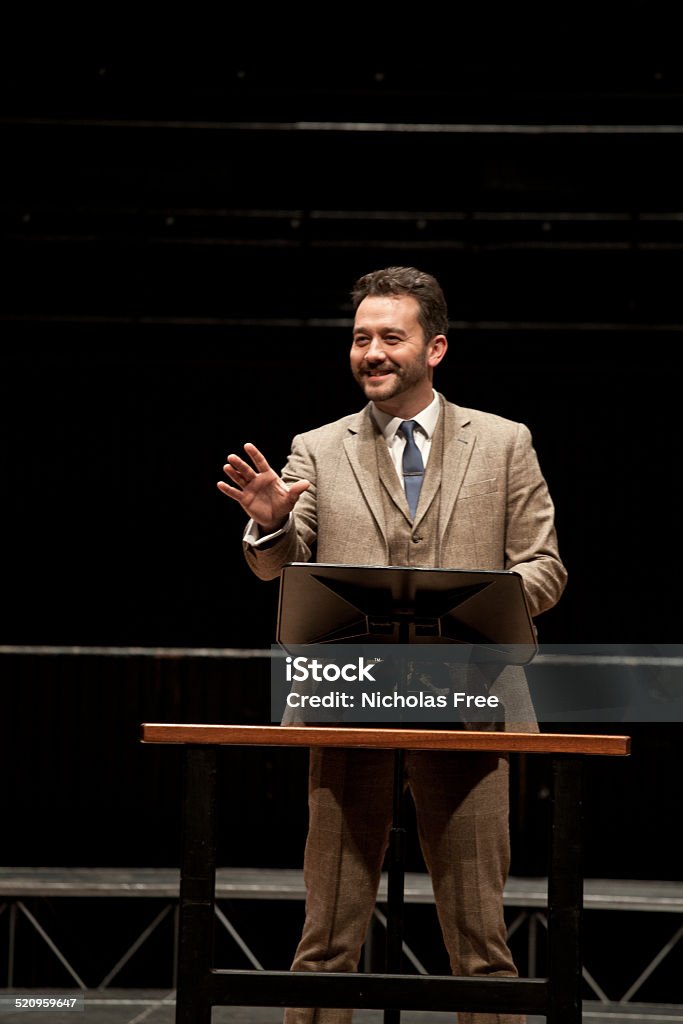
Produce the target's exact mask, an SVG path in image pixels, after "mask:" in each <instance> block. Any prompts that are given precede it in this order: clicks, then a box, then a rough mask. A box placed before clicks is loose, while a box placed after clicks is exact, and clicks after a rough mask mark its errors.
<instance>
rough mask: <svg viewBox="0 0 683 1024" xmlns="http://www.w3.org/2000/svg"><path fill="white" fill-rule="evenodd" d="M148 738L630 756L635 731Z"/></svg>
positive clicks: (170, 727) (222, 730)
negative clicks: (608, 733) (631, 735)
mask: <svg viewBox="0 0 683 1024" xmlns="http://www.w3.org/2000/svg"><path fill="white" fill-rule="evenodd" d="M141 740H142V742H143V743H166V744H184V745H188V744H189V745H207V744H211V745H226V746H239V745H242V746H250V745H254V746H283V747H373V748H377V749H387V750H396V749H399V750H400V749H402V750H479V751H497V752H499V753H521V754H543V753H545V754H602V755H608V756H617V757H619V756H621V757H623V756H627V755H628V754H629V753H630V747H631V738H630V736H623V735H618V736H613V735H590V734H583V733H526V732H498V731H496V732H480V731H477V730H474V729H455V730H445V729H444V730H435V729H369V728H368V729H361V728H339V727H334V726H330V727H329V728H327V727H318V726H281V725H212V724H171V723H162V722H144V723H143V724H142V726H141Z"/></svg>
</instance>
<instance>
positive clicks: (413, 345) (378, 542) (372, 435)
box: [218, 267, 566, 1024]
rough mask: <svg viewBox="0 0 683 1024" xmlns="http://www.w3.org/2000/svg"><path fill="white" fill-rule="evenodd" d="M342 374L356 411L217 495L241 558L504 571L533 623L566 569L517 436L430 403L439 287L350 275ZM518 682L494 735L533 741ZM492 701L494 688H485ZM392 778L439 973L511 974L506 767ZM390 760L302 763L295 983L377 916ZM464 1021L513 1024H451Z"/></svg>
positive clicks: (250, 467)
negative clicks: (402, 789) (230, 509)
mask: <svg viewBox="0 0 683 1024" xmlns="http://www.w3.org/2000/svg"><path fill="white" fill-rule="evenodd" d="M352 299H353V304H354V308H355V318H354V327H353V341H352V345H351V371H352V373H353V375H354V377H355V379H356V381H357V382H358V384H359V385H360V387H361V388H362V390H363V391H364V393H365V395H366V397H367V398H368V399H369V403H368V405H366V407H365V408H364V409H363V410H362V411H361V412H360V413H358V414H355V415H352V416H346V417H344V418H343V419H341V420H338V421H337V422H335V423H329V424H327V425H325V426H323V427H320V428H318V429H317V430H312V431H309V432H307V433H306V434H301V435H299V436H297V437H295V438H294V441H293V443H292V451H291V454H290V457H289V459H288V461H287V465H286V466H285V469H284V470H283V473H282V477H279V476H278V475H277V474H276V473H275V471H274V470H272V469H271V468H270V466H269V465H268V463H267V461H266V459H265V458H264V456H263V455H262V453H261V452H260V451H259V450H258V449H257V448H256V447H255V446H254V445H253V444H245V446H244V449H245V452H246V453H247V455H248V456H249V459H250V460H251V464H250V463H249V462H247V461H245V460H244V459H242V458H241V457H240V456H238V455H236V454H232V455H229V456H228V460H227V464H226V465H225V466H224V467H223V468H224V471H225V473H226V475H227V477H228V478H229V480H230V483H224V482H221V483H219V484H218V487H219V488H220V490H222V491H223V493H224V494H226V495H228V496H229V497H231V498H233V499H234V500H235V501H237V502H239V504H240V505H241V506H242V508H243V509H244V511H245V512H246V513H247V515H248V516H249V517H250V522H249V524H248V526H247V529H246V532H245V536H244V548H245V554H246V558H247V561H248V563H249V565H250V566H251V568H252V569H253V571H254V572H255V573H256V574H257V575H258V576H259V577H260V578H262V579H272V578H274V577H275V576H277V575H278V573H279V572H280V570H281V569H282V567H283V565H285V564H286V563H288V562H303V561H308V560H310V559H313V558H314V559H315V560H316V561H318V562H327V563H330V562H332V563H341V564H362V565H378V564H385V565H403V566H421V567H436V566H438V567H443V568H459V569H511V570H514V571H515V572H517V573H519V574H520V576H521V577H522V580H523V583H524V590H525V594H526V598H527V602H528V605H529V610H530V613H531V614H532V615H534V616H535V615H538V614H540V613H541V612H543V611H545V610H546V609H548V608H551V607H552V606H553V605H554V604H555V602H556V601H557V600H558V598H559V597H560V594H561V593H562V590H563V588H564V584H565V580H566V572H565V569H564V566H563V565H562V562H561V561H560V557H559V554H558V550H557V541H556V536H555V529H554V511H553V505H552V501H551V499H550V496H549V494H548V489H547V486H546V483H545V480H544V479H543V476H542V474H541V470H540V468H539V465H538V461H537V458H536V454H535V452H534V449H533V447H532V443H531V436H530V434H529V431H528V430H527V428H526V427H525V426H523V425H522V424H519V423H513V422H511V421H509V420H504V419H501V418H500V417H498V416H494V415H491V414H488V413H483V412H478V411H476V410H471V409H463V408H460V407H458V406H456V405H452V404H450V403H449V402H447V401H446V400H445V399H444V398H443V397H442V396H441V395H439V394H436V393H435V392H434V391H433V389H432V380H433V374H434V370H435V369H436V367H437V366H438V365H439V364H440V363H441V361H442V359H443V358H444V356H445V355H446V351H447V348H448V341H447V337H446V335H447V330H448V315H447V309H446V302H445V299H444V296H443V292H442V290H441V287H440V285H439V283H438V282H437V281H436V280H435V278H433V277H432V276H431V275H429V274H425V273H423V272H421V271H419V270H416V269H415V268H413V267H389V268H387V269H385V270H379V271H376V272H374V273H371V274H367V275H365V276H364V277H361V278H360V279H359V280H358V281H357V282H356V285H355V287H354V289H353V292H352ZM520 675H521V673H520V670H516V669H514V668H512V667H510V668H506V669H504V670H503V671H502V672H501V673H500V675H499V677H498V678H497V679H496V681H495V686H496V687H497V688H498V689H499V693H500V696H501V698H502V702H503V704H504V706H505V713H506V720H505V723H504V728H507V729H510V728H511V727H512V728H520V727H522V728H527V729H531V730H534V731H535V730H537V725H536V723H535V718H534V715H533V709H532V706H531V702H530V699H529V694H528V689H527V687H526V683H525V682H524V681H523V676H522V681H521V682H520ZM492 692H493V691H492ZM405 778H406V784H407V786H408V787H409V789H410V791H411V794H412V796H413V800H414V802H415V810H416V816H417V822H418V829H419V837H420V842H421V847H422V851H423V854H424V857H425V862H426V864H427V867H428V869H429V872H430V874H431V877H432V884H433V886H434V895H435V901H436V907H437V912H438V915H439V921H440V924H441V929H442V933H443V937H444V942H445V944H446V947H447V949H448V953H449V957H450V963H451V969H452V971H453V973H454V974H457V975H487V976H491V975H507V976H514V975H516V973H517V971H516V969H515V966H514V963H513V961H512V957H511V955H510V951H509V949H508V946H507V941H506V929H505V922H504V917H503V887H504V885H505V881H506V878H507V872H508V868H509V826H508V764H507V759H506V758H504V757H502V756H499V755H497V754H470V753H464V754H463V753H459V752H444V751H438V752H431V751H418V752H407V753H406V758H405ZM392 779H393V758H392V754H391V752H390V751H372V750H367V751H358V750H355V751H345V750H339V749H327V748H326V749H315V750H312V751H311V761H310V785H309V807H310V821H309V832H308V838H307V843H306V853H305V861H304V874H305V880H306V886H307V893H308V898H307V902H306V921H305V924H304V929H303V934H302V938H301V941H300V943H299V947H298V949H297V952H296V955H295V959H294V962H293V964H292V969H293V970H318V971H325V970H328V971H353V970H356V968H357V964H358V960H359V958H360V951H361V946H362V943H363V940H364V937H365V934H366V930H367V927H368V924H369V921H370V917H371V915H372V910H373V907H374V901H375V897H376V893H377V886H378V883H379V877H380V872H381V868H382V861H383V858H384V854H385V851H386V847H387V842H388V835H389V829H390V826H391V810H392V800H391V791H392ZM350 1017H351V1012H350V1011H347V1010H335V1009H318V1010H307V1009H291V1010H288V1011H287V1012H286V1024H313V1022H314V1021H315V1024H348V1021H349V1020H350ZM459 1018H460V1024H472V1022H474V1021H476V1022H477V1024H489V1022H494V1021H495V1022H500V1024H505V1022H510V1021H513V1020H515V1021H516V1020H518V1019H519V1018H516V1017H510V1016H508V1015H494V1014H460V1015H459Z"/></svg>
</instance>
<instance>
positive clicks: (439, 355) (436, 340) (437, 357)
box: [427, 334, 448, 369]
mask: <svg viewBox="0 0 683 1024" xmlns="http://www.w3.org/2000/svg"><path fill="white" fill-rule="evenodd" d="M447 350H448V339H447V338H446V335H445V334H435V335H434V337H433V338H432V340H431V341H430V342H429V344H428V345H427V366H431V367H432V369H433V368H434V367H435V366H438V365H439V363H440V362H441V360H442V359H443V357H444V356H445V355H446V352H447Z"/></svg>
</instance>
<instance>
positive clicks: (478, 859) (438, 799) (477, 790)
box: [285, 748, 523, 1024]
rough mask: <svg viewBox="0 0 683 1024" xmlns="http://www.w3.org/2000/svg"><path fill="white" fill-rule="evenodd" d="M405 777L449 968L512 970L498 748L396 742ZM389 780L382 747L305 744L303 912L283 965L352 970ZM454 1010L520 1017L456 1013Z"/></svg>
mask: <svg viewBox="0 0 683 1024" xmlns="http://www.w3.org/2000/svg"><path fill="white" fill-rule="evenodd" d="M405 781H406V785H407V786H408V787H409V789H410V791H411V794H412V797H413V801H414V803H415V811H416V818H417V825H418V833H419V839H420V845H421V848H422V853H423V855H424V859H425V863H426V865H427V868H428V870H429V872H430V875H431V879H432V886H433V888H434V897H435V902H436V909H437V913H438V917H439V922H440V925H441V931H442V934H443V938H444V942H445V945H446V949H447V950H448V954H449V958H450V964H451V970H452V972H453V974H455V975H461V976H463V975H467V976H471V975H479V976H484V975H486V976H491V975H506V976H513V977H514V976H516V975H517V970H516V968H515V965H514V963H513V960H512V956H511V954H510V950H509V949H508V945H507V938H506V926H505V921H504V917H503V888H504V886H505V881H506V878H507V873H508V870H509V862H510V841H509V821H508V803H509V778H508V762H507V758H505V757H503V756H500V755H498V754H474V753H460V752H457V751H456V752H453V751H413V752H406V756H405ZM392 786H393V752H392V751H385V750H351V751H349V750H341V749H330V748H322V749H312V750H311V763H310V776H309V811H310V820H309V830H308V838H307V842H306V853H305V858H304V877H305V882H306V889H307V900H306V920H305V923H304V928H303V934H302V937H301V941H300V943H299V946H298V949H297V951H296V955H295V958H294V962H293V963H292V970H293V971H355V970H356V969H357V967H358V962H359V960H360V954H361V948H362V945H363V941H364V939H365V935H366V932H367V929H368V925H369V923H370V919H371V917H372V912H373V909H374V906H375V899H376V896H377V889H378V885H379V879H380V873H381V870H382V862H383V860H384V855H385V852H386V849H387V845H388V841H389V830H390V828H391V815H392ZM351 1015H352V1011H351V1010H342V1009H327V1008H320V1009H302V1008H299V1009H288V1010H286V1011H285V1024H350V1021H351ZM458 1019H459V1024H513V1022H515V1024H519V1022H520V1021H521V1020H523V1018H520V1017H518V1016H511V1015H500V1016H499V1015H496V1014H464V1013H460V1014H459V1015H458Z"/></svg>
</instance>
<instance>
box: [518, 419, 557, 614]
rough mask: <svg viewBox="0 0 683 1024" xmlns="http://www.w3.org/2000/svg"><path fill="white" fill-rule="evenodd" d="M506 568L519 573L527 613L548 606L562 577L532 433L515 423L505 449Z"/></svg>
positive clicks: (551, 513) (552, 512)
mask: <svg viewBox="0 0 683 1024" xmlns="http://www.w3.org/2000/svg"><path fill="white" fill-rule="evenodd" d="M508 458H509V464H508V489H507V525H506V531H505V568H506V569H511V570H514V571H515V572H518V573H519V574H520V576H521V577H522V579H523V581H524V590H525V592H526V596H527V600H528V603H529V610H530V612H531V615H532V616H535V615H540V613H541V612H544V611H547V610H548V609H549V608H552V607H553V605H554V604H556V603H557V601H558V600H559V598H560V595H561V594H562V591H563V590H564V588H565V584H566V581H567V570H566V569H565V567H564V565H563V564H562V561H561V559H560V554H559V551H558V546H557V536H556V533H555V509H554V506H553V503H552V500H551V498H550V494H549V492H548V486H547V484H546V482H545V479H544V477H543V474H542V473H541V468H540V466H539V463H538V458H537V456H536V452H535V451H534V447H533V443H532V439H531V434H530V432H529V429H528V428H527V427H526V426H524V424H522V423H520V424H518V429H517V436H516V438H515V441H514V444H513V446H512V448H511V450H510V453H509V456H508Z"/></svg>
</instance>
